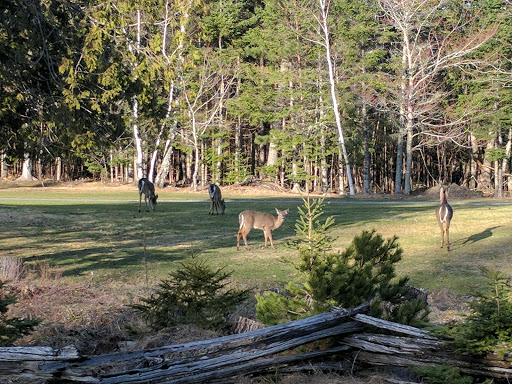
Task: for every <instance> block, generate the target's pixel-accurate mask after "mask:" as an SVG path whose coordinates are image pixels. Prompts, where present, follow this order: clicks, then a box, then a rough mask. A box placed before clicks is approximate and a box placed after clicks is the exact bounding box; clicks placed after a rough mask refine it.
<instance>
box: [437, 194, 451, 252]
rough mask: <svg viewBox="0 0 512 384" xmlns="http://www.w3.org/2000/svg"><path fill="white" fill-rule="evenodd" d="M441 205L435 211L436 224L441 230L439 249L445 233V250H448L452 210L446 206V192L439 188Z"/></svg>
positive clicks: (442, 243)
mask: <svg viewBox="0 0 512 384" xmlns="http://www.w3.org/2000/svg"><path fill="white" fill-rule="evenodd" d="M439 197H440V200H441V204H440V205H439V207H438V208H437V209H436V217H437V223H438V224H439V228H440V229H441V248H443V245H444V233H445V232H446V249H447V250H448V251H449V250H450V221H451V220H452V217H453V209H452V207H451V206H450V204H448V198H447V197H448V191H447V190H446V189H444V188H443V187H441V190H440V191H439Z"/></svg>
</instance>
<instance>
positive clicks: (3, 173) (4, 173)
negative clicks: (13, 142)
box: [0, 151, 8, 179]
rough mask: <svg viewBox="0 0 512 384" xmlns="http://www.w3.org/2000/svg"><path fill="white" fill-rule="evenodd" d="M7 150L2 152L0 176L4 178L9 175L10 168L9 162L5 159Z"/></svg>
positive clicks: (0, 154)
mask: <svg viewBox="0 0 512 384" xmlns="http://www.w3.org/2000/svg"><path fill="white" fill-rule="evenodd" d="M5 157H6V156H5V152H3V151H2V152H0V178H1V179H4V178H6V177H7V174H8V168H7V162H6V161H5Z"/></svg>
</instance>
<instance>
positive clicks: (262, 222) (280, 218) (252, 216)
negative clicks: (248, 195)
mask: <svg viewBox="0 0 512 384" xmlns="http://www.w3.org/2000/svg"><path fill="white" fill-rule="evenodd" d="M276 212H277V216H273V215H271V214H268V213H264V212H258V211H251V210H247V211H243V212H241V213H240V217H239V218H240V226H241V227H242V226H244V227H246V228H247V229H251V228H257V229H264V228H266V229H270V230H274V229H276V228H279V227H280V226H281V224H283V222H284V218H285V216H286V215H287V214H288V210H286V211H279V210H278V209H277V208H276Z"/></svg>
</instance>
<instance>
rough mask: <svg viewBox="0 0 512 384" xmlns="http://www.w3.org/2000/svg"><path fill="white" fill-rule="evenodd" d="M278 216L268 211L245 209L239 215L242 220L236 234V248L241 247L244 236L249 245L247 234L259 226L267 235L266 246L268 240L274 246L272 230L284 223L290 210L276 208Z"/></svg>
mask: <svg viewBox="0 0 512 384" xmlns="http://www.w3.org/2000/svg"><path fill="white" fill-rule="evenodd" d="M276 212H277V217H276V216H272V215H269V214H268V213H263V212H256V211H243V212H240V215H238V221H239V222H240V229H239V230H238V234H237V236H236V249H237V250H238V249H240V237H243V239H244V243H245V248H247V249H249V247H248V246H247V235H248V234H249V232H251V229H253V228H257V229H261V230H262V231H263V235H264V236H265V248H266V247H267V240H270V245H271V246H272V248H275V247H274V241H273V240H272V231H273V230H274V229H277V228H279V227H280V226H281V224H283V222H284V218H285V217H286V215H287V214H288V210H286V211H280V210H279V209H277V208H276Z"/></svg>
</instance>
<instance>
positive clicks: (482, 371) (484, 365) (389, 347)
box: [343, 334, 512, 378]
mask: <svg viewBox="0 0 512 384" xmlns="http://www.w3.org/2000/svg"><path fill="white" fill-rule="evenodd" d="M343 343H344V344H346V345H349V346H351V347H353V348H355V349H356V351H354V352H353V356H354V359H355V360H356V361H359V362H365V363H368V364H373V365H391V366H403V367H418V366H433V365H451V366H454V367H457V368H459V369H460V370H461V372H464V373H466V374H469V375H474V376H484V377H495V378H510V377H512V365H510V364H508V367H504V366H498V365H503V364H497V363H498V361H496V360H495V361H492V360H490V359H477V358H474V357H470V356H462V355H459V354H455V353H453V352H451V351H449V350H447V349H446V348H444V347H443V344H444V343H443V342H442V341H439V340H434V339H427V338H411V337H399V336H387V335H374V334H357V335H350V336H347V337H345V338H343ZM500 362H501V363H503V360H501V361H500Z"/></svg>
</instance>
